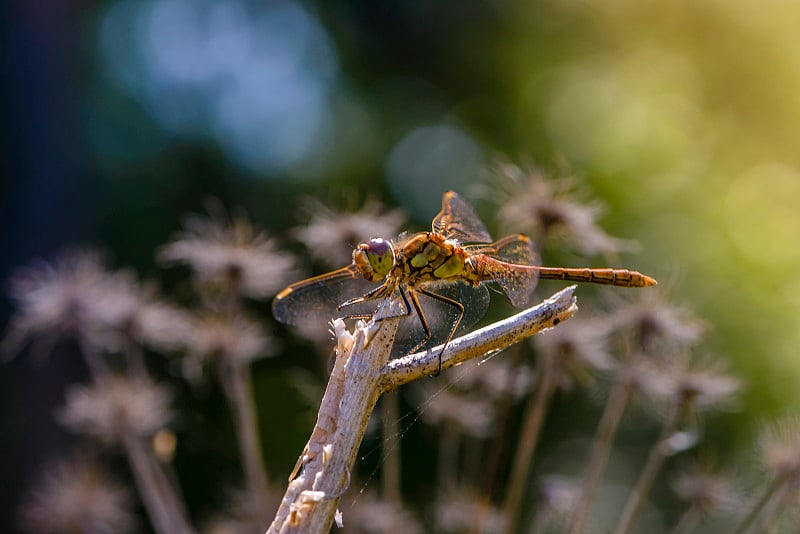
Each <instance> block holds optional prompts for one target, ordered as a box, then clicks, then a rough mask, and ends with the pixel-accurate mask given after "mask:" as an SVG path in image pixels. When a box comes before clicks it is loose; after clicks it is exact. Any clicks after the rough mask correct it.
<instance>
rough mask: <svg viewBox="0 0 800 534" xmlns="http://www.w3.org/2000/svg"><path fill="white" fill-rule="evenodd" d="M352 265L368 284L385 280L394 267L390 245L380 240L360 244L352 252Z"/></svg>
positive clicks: (392, 250) (392, 251)
mask: <svg viewBox="0 0 800 534" xmlns="http://www.w3.org/2000/svg"><path fill="white" fill-rule="evenodd" d="M353 263H354V264H355V266H356V267H358V270H359V272H360V273H361V276H363V277H364V278H366V279H367V280H369V281H370V282H379V281H381V280H383V279H384V278H386V276H387V275H388V274H389V272H391V270H392V267H394V249H393V248H392V244H391V243H389V242H388V241H386V240H385V239H381V238H375V239H370V240H369V241H367V242H366V243H361V244H360V245H358V248H356V249H355V250H354V251H353Z"/></svg>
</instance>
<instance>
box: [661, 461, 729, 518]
mask: <svg viewBox="0 0 800 534" xmlns="http://www.w3.org/2000/svg"><path fill="white" fill-rule="evenodd" d="M672 488H673V489H674V491H675V493H676V494H677V495H678V497H679V498H680V499H681V500H682V501H685V502H686V503H687V504H688V505H689V506H690V507H692V508H695V509H697V510H699V511H701V512H702V513H704V514H712V513H715V512H731V511H734V510H736V509H737V508H738V507H739V506H740V505H741V504H742V500H743V499H742V496H741V495H740V494H739V492H737V491H736V488H735V487H734V486H733V483H731V481H730V480H729V479H727V478H725V477H723V476H721V475H717V474H712V473H709V472H707V471H705V470H700V469H696V470H694V471H690V472H687V473H683V474H682V475H681V476H679V477H678V478H677V479H676V480H675V482H674V483H673V484H672Z"/></svg>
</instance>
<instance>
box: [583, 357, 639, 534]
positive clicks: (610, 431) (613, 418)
mask: <svg viewBox="0 0 800 534" xmlns="http://www.w3.org/2000/svg"><path fill="white" fill-rule="evenodd" d="M633 357H635V356H634V355H631V356H629V358H633ZM627 369H629V367H627V366H626V368H625V369H623V371H622V372H623V373H626V371H627ZM632 395H633V386H632V384H631V382H630V380H628V379H626V378H625V377H622V378H619V379H617V380H616V381H615V382H614V384H613V385H612V387H611V393H610V394H609V396H608V400H607V401H606V405H605V408H604V409H603V415H602V416H601V417H600V422H599V423H598V425H597V432H596V434H595V437H594V441H593V442H592V449H591V452H590V453H589V460H588V463H587V466H586V470H585V472H584V477H583V484H582V485H581V494H580V497H579V499H578V502H577V504H576V507H575V511H574V515H573V516H572V521H571V523H570V526H569V530H568V532H569V534H580V533H581V532H583V531H584V529H585V528H586V523H587V521H588V520H589V514H590V513H591V510H592V504H593V503H594V497H595V492H596V490H597V485H598V484H599V482H600V478H601V477H602V475H603V471H604V470H605V467H606V463H607V462H608V456H609V454H610V452H611V445H612V442H613V439H614V435H615V434H616V432H617V427H618V426H619V423H620V421H621V420H622V415H623V414H624V413H625V409H626V408H627V406H628V403H629V402H630V399H631V396H632Z"/></svg>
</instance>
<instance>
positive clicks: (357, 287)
mask: <svg viewBox="0 0 800 534" xmlns="http://www.w3.org/2000/svg"><path fill="white" fill-rule="evenodd" d="M375 287H376V284H374V283H371V282H368V281H367V280H365V279H364V277H362V276H361V274H360V273H359V272H358V269H357V268H356V267H355V266H354V265H350V266H348V267H344V268H342V269H339V270H336V271H333V272H330V273H327V274H322V275H319V276H315V277H313V278H309V279H307V280H302V281H300V282H297V283H294V284H292V285H290V286H289V287H287V288H286V289H284V290H283V291H281V292H280V293H279V294H278V296H277V297H275V300H273V301H272V314H273V315H274V316H275V319H277V320H278V321H280V322H281V323H285V324H290V325H295V326H306V327H311V328H316V327H317V325H319V327H320V328H327V326H326V325H327V324H328V322H329V321H331V320H332V319H334V318H336V317H344V316H346V315H353V314H365V315H371V314H372V313H373V312H374V311H375V309H376V308H377V305H378V304H379V303H378V302H376V301H367V302H364V303H360V304H356V305H353V306H348V307H346V308H344V309H342V310H337V307H338V306H339V305H340V304H342V303H343V302H346V301H347V300H349V299H352V298H356V297H360V296H363V295H365V294H366V293H368V292H369V291H370V290H371V289H374V288H375Z"/></svg>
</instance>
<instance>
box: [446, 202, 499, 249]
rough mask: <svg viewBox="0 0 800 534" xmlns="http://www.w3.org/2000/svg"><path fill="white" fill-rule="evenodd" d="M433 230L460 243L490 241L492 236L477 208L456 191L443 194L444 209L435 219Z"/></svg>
mask: <svg viewBox="0 0 800 534" xmlns="http://www.w3.org/2000/svg"><path fill="white" fill-rule="evenodd" d="M432 226H433V231H434V232H435V233H437V234H441V235H443V236H444V237H445V238H447V239H455V240H456V241H458V242H459V243H489V242H490V241H491V240H492V236H491V235H490V234H489V231H488V230H487V229H486V227H485V226H484V225H483V223H482V222H481V219H480V217H478V214H477V213H476V212H475V209H474V208H473V207H472V206H470V205H469V203H468V202H467V201H466V200H464V199H463V198H461V197H460V196H459V195H458V193H456V192H455V191H448V192H446V193H445V194H444V195H443V196H442V211H440V212H439V214H438V215H436V217H435V218H434V219H433V225H432Z"/></svg>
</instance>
